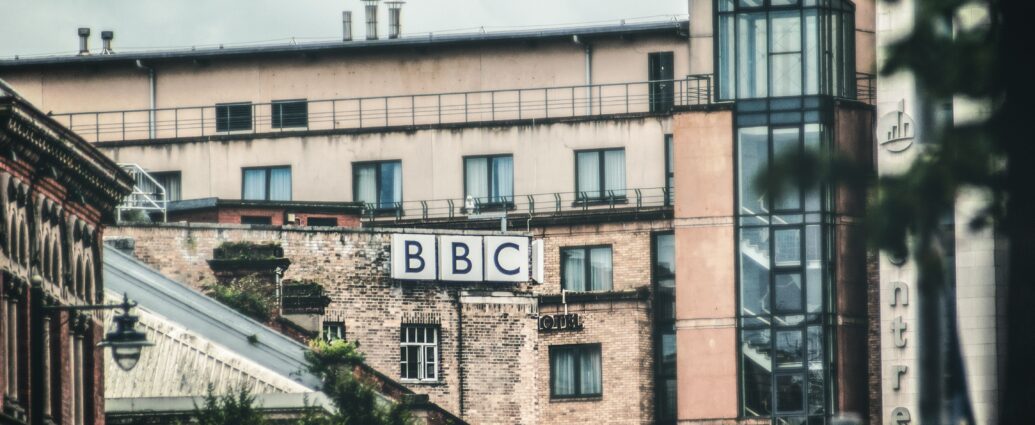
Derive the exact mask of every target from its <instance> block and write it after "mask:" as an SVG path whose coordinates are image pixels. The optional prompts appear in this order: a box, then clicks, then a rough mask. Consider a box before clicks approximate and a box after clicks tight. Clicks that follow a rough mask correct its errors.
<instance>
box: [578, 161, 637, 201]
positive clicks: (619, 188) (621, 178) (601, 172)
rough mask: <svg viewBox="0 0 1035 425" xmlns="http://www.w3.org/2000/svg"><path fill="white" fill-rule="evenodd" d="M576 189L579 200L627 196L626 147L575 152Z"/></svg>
mask: <svg viewBox="0 0 1035 425" xmlns="http://www.w3.org/2000/svg"><path fill="white" fill-rule="evenodd" d="M575 191H576V192H577V195H576V197H577V199H579V200H601V199H608V198H610V197H612V196H614V197H615V198H624V197H625V149H603V150H592V151H577V152H575Z"/></svg>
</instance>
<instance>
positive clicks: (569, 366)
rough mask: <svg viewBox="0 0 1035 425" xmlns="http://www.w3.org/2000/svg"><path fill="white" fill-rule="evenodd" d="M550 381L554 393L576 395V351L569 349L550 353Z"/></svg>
mask: <svg viewBox="0 0 1035 425" xmlns="http://www.w3.org/2000/svg"><path fill="white" fill-rule="evenodd" d="M550 354H551V356H550V383H551V387H552V388H553V394H554V395H560V396H565V395H575V353H574V352H573V351H572V350H568V349H558V350H553V352H551V353H550Z"/></svg>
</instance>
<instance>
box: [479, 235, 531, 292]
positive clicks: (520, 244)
mask: <svg viewBox="0 0 1035 425" xmlns="http://www.w3.org/2000/svg"><path fill="white" fill-rule="evenodd" d="M485 280H486V281H488V282H527V281H528V238H526V237H519V236H486V237H485Z"/></svg>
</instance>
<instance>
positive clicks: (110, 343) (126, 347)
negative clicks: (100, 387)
mask: <svg viewBox="0 0 1035 425" xmlns="http://www.w3.org/2000/svg"><path fill="white" fill-rule="evenodd" d="M32 282H33V284H34V286H36V287H39V286H40V285H41V284H42V282H43V278H41V277H39V276H33V277H32ZM136 305H137V303H135V302H132V301H130V300H129V295H128V294H125V293H124V294H122V303H119V304H96V305H51V306H45V307H43V309H44V310H49V311H83V310H114V309H122V314H119V315H117V316H115V317H114V318H113V321H114V322H115V329H114V330H112V331H111V332H108V333H107V334H106V335H105V336H104V341H101V343H100V344H97V346H99V347H111V357H112V359H114V360H115V364H117V365H119V368H120V369H122V370H125V371H129V370H130V369H133V367H134V366H136V365H137V361H138V360H140V351H141V350H142V349H143V348H144V347H150V346H152V345H155V344H154V343H153V342H151V341H148V340H147V334H145V333H143V332H140V331H138V330H136V324H137V321H139V320H140V318H139V317H137V316H134V315H132V314H129V311H130V309H132V308H133V307H136Z"/></svg>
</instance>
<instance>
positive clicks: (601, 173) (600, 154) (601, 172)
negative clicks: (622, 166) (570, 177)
mask: <svg viewBox="0 0 1035 425" xmlns="http://www.w3.org/2000/svg"><path fill="white" fill-rule="evenodd" d="M609 151H622V159H623V160H624V159H625V147H624V146H623V147H614V148H595V149H576V150H574V153H575V157H574V159H575V200H576V202H595V201H604V200H607V199H609V198H610V197H609V196H608V195H607V192H608V191H611V190H623V191H624V190H625V189H626V188H624V187H620V188H614V189H608V188H607V187H606V186H605V185H604V180H605V178H604V177H605V176H606V175H607V170H606V168H605V167H604V163H605V161H604V152H609ZM583 153H595V154H596V155H597V163H598V167H599V168H597V180H598V182H599V184H600V191H599V194H597V196H593V195H592V194H590V193H589V192H586V191H583V190H579V154H583ZM626 169H628V167H626ZM626 177H628V175H627V176H626ZM626 186H628V184H626ZM583 192H586V197H585V198H583V197H582V193H583ZM615 199H620V200H623V201H624V200H625V199H626V195H621V196H615Z"/></svg>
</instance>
